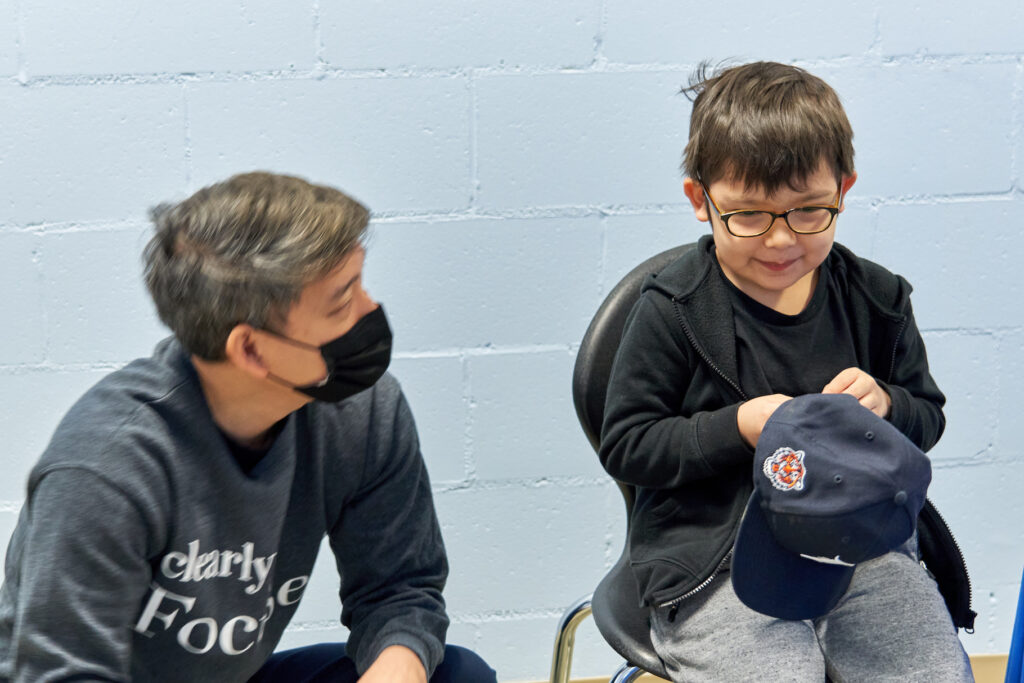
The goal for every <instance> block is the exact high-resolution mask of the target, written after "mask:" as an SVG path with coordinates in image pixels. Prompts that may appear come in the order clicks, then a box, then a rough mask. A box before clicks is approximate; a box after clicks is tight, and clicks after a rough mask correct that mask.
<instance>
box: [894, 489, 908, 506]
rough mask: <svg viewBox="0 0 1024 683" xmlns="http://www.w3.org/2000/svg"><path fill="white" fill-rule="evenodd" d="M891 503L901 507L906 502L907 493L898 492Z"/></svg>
mask: <svg viewBox="0 0 1024 683" xmlns="http://www.w3.org/2000/svg"><path fill="white" fill-rule="evenodd" d="M892 502H894V503H896V504H897V505H903V504H904V503H906V502H907V492H906V491H898V492H897V493H896V495H895V496H893V499H892Z"/></svg>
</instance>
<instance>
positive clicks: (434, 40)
mask: <svg viewBox="0 0 1024 683" xmlns="http://www.w3.org/2000/svg"><path fill="white" fill-rule="evenodd" d="M600 9H601V7H600V2H598V0H566V1H565V2H556V3H549V2H543V1H542V0H528V1H527V2H519V3H508V4H505V3H497V4H495V3H489V4H486V5H481V4H480V3H475V2H472V0H442V2H435V3H429V4H427V3H405V4H403V5H401V6H399V5H396V4H395V3H389V2H385V1H383V0H370V1H368V2H358V3H336V2H331V3H324V4H323V5H321V8H320V30H321V33H322V40H323V55H324V59H325V60H326V61H327V62H328V63H329V64H330V65H331V66H336V67H341V68H345V69H384V68H395V67H413V68H421V69H422V68H466V67H480V66H506V67H507V66H519V65H535V64H540V65H548V66H554V67H567V66H585V65H587V64H589V63H590V61H591V60H592V59H593V57H594V44H595V40H596V38H597V32H598V24H599V20H600Z"/></svg>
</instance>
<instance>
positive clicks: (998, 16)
mask: <svg viewBox="0 0 1024 683" xmlns="http://www.w3.org/2000/svg"><path fill="white" fill-rule="evenodd" d="M922 9H923V7H922V6H920V5H914V4H913V3H902V2H892V3H883V4H880V5H878V6H877V10H876V11H877V13H878V19H877V21H878V34H879V46H880V47H881V50H882V53H883V54H885V55H904V54H928V55H963V54H975V55H992V54H1000V53H1020V52H1024V36H1022V35H1021V31H1020V27H1021V24H1022V22H1024V7H1021V6H1020V5H1019V4H1017V3H1003V2H998V0H982V1H981V2H976V3H972V4H971V6H970V11H966V12H965V11H964V6H963V5H962V4H957V3H956V2H953V0H938V1H937V2H931V3H929V4H928V7H927V11H921V10H922Z"/></svg>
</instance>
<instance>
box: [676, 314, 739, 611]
mask: <svg viewBox="0 0 1024 683" xmlns="http://www.w3.org/2000/svg"><path fill="white" fill-rule="evenodd" d="M672 303H673V304H674V305H673V306H672V312H673V313H674V314H675V316H676V321H677V322H678V323H679V327H681V328H682V329H683V334H685V335H686V338H687V340H689V342H690V346H692V347H693V350H694V351H696V352H697V355H698V356H700V357H701V360H703V361H704V363H705V364H706V365H707V366H708V367H709V368H711V369H712V370H713V371H714V372H715V374H717V375H718V376H719V377H721V378H722V379H723V380H724V381H725V383H726V384H728V385H729V386H730V387H732V388H733V389H734V390H735V391H736V393H737V394H738V395H739V396H740V398H742V399H743V400H744V401H747V400H749V398H748V397H747V394H746V393H745V392H744V391H743V389H740V386H739V385H738V384H737V383H736V382H735V381H734V380H733V379H732V378H731V377H729V376H728V375H726V374H725V373H724V372H722V370H721V368H719V367H718V366H717V365H715V363H714V361H712V360H711V358H710V357H709V356H708V355H707V354H706V353H704V350H703V349H702V348H701V347H700V345H698V344H697V340H696V339H695V338H694V336H693V333H692V332H691V331H690V328H689V327H687V325H686V323H685V322H684V321H683V316H682V314H681V313H680V312H679V300H678V298H677V297H672ZM731 559H732V549H731V548H730V549H729V552H727V553H726V554H725V557H723V558H722V561H721V562H719V563H718V566H717V567H715V569H714V571H712V572H711V575H710V576H708V578H706V579H704V580H703V581H701V582H700V585H698V586H696V587H694V588H691V589H690V590H688V591H686V592H685V593H683V594H682V595H680V596H679V597H677V598H673V599H671V600H668V601H666V602H663V603H661V604H659V605H658V607H659V608H664V607H669V608H671V609H670V610H669V613H668V620H669V622H672V621H675V618H676V612H677V611H678V610H679V605H680V603H682V602H683V600H686V599H688V598H692V597H693V596H694V595H696V594H697V593H700V592H701V591H702V590H704V589H705V588H707V587H708V585H709V584H711V582H712V581H714V580H715V577H717V576H718V574H719V572H721V571H722V569H724V568H725V567H727V566H728V564H729V561H730V560H731Z"/></svg>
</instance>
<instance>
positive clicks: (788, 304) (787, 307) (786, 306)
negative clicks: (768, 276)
mask: <svg viewBox="0 0 1024 683" xmlns="http://www.w3.org/2000/svg"><path fill="white" fill-rule="evenodd" d="M720 265H721V264H720ZM820 272H821V266H818V267H817V268H815V269H814V270H812V271H811V272H809V273H807V274H806V275H805V276H803V277H802V278H800V279H799V280H797V281H796V282H794V283H793V284H792V285H790V286H789V287H786V288H785V289H783V290H781V291H776V290H768V289H760V288H756V287H750V286H749V285H748V286H744V284H745V283H742V282H737V281H736V278H734V277H733V276H732V275H731V274H730V273H729V270H728V269H727V268H724V267H723V268H722V273H723V274H724V275H725V277H726V278H728V280H729V282H731V283H732V284H733V285H734V286H735V287H736V289H738V290H740V291H741V292H743V293H744V294H746V295H747V296H749V297H750V298H751V299H753V300H754V301H756V302H757V303H759V304H761V305H762V306H767V307H768V308H770V309H772V310H773V311H775V312H777V313H782V314H783V315H799V314H800V313H803V312H804V309H806V308H807V305H808V304H810V303H811V299H812V298H813V297H814V290H815V288H816V287H817V286H818V277H819V273H820Z"/></svg>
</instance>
